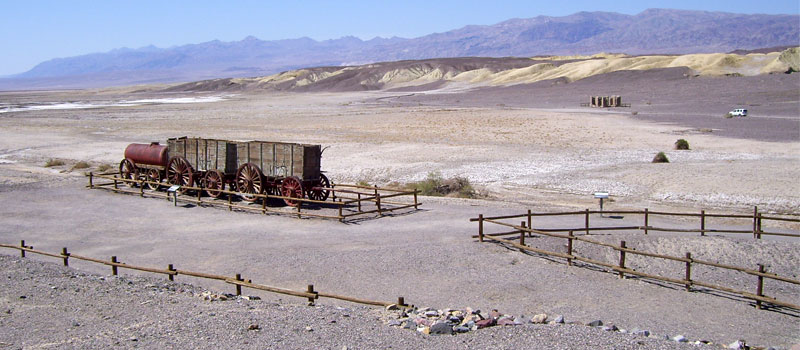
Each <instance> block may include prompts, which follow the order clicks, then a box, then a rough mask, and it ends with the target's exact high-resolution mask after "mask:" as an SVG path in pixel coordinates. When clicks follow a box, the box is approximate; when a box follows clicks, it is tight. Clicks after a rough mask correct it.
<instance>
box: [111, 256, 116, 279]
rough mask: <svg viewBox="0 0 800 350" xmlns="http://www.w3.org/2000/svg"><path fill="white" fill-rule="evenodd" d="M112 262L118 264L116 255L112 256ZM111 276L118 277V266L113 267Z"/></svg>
mask: <svg viewBox="0 0 800 350" xmlns="http://www.w3.org/2000/svg"><path fill="white" fill-rule="evenodd" d="M111 262H112V263H117V262H118V261H117V256H116V255H113V256H111ZM111 274H112V275H114V276H116V275H117V265H111Z"/></svg>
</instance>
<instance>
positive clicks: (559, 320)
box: [553, 315, 564, 323]
mask: <svg viewBox="0 0 800 350" xmlns="http://www.w3.org/2000/svg"><path fill="white" fill-rule="evenodd" d="M553 323H564V316H563V315H558V316H556V319H555V320H553Z"/></svg>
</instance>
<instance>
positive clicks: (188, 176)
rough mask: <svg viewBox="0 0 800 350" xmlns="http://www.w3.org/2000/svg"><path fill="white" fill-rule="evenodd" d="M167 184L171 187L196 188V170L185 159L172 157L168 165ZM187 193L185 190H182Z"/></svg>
mask: <svg viewBox="0 0 800 350" xmlns="http://www.w3.org/2000/svg"><path fill="white" fill-rule="evenodd" d="M167 182H169V183H170V184H171V185H178V186H194V169H192V165H191V164H189V161H188V160H186V158H183V157H180V156H178V157H172V158H170V160H169V163H168V164H167ZM180 192H181V193H185V192H186V190H185V189H181V190H180Z"/></svg>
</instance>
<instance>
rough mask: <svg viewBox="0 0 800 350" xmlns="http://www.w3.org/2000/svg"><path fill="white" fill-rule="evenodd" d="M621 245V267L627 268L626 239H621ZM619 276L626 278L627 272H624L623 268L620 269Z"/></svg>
mask: <svg viewBox="0 0 800 350" xmlns="http://www.w3.org/2000/svg"><path fill="white" fill-rule="evenodd" d="M619 247H620V250H619V268H620V269H624V268H625V250H624V249H625V248H626V245H625V241H620V242H619ZM619 278H625V273H624V272H622V270H620V271H619Z"/></svg>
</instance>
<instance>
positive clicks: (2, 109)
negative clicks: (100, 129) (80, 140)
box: [0, 95, 233, 113]
mask: <svg viewBox="0 0 800 350" xmlns="http://www.w3.org/2000/svg"><path fill="white" fill-rule="evenodd" d="M232 96H233V95H225V96H203V97H173V98H150V99H141V100H132V101H128V100H120V101H107V102H94V103H90V102H61V103H46V104H42V103H32V104H23V105H12V104H0V113H9V112H26V111H42V110H66V109H88V108H104V107H133V106H142V105H157V104H185V103H211V102H219V101H224V100H227V99H229V98H230V97H232Z"/></svg>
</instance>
